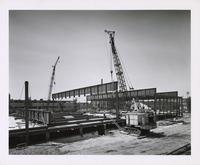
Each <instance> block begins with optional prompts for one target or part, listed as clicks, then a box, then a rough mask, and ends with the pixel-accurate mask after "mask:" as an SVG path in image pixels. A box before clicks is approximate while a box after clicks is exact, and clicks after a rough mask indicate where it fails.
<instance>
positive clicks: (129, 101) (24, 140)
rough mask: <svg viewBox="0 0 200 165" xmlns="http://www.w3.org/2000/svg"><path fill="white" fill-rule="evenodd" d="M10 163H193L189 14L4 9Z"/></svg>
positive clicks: (179, 11)
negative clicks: (173, 159)
mask: <svg viewBox="0 0 200 165" xmlns="http://www.w3.org/2000/svg"><path fill="white" fill-rule="evenodd" d="M8 17H9V93H8V95H9V101H8V102H9V103H8V105H9V112H8V115H9V126H8V127H9V128H8V130H9V131H8V132H9V134H8V152H9V155H131V156H134V155H176V156H177V155H188V156H190V155H191V123H192V121H191V117H192V116H191V10H9V16H8Z"/></svg>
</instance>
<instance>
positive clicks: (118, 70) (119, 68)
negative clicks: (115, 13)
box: [105, 30, 127, 91]
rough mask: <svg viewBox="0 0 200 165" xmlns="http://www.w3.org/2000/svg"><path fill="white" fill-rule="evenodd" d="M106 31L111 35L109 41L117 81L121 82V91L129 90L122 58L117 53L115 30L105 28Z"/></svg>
mask: <svg viewBox="0 0 200 165" xmlns="http://www.w3.org/2000/svg"><path fill="white" fill-rule="evenodd" d="M105 32H106V33H107V34H108V35H109V38H110V42H109V43H110V45H111V50H112V55H113V63H114V68H115V72H116V77H117V81H118V84H119V91H127V86H126V81H125V77H124V72H123V68H122V64H121V62H120V59H119V56H118V54H117V50H116V47H115V42H114V36H115V31H108V30H105ZM111 74H112V71H111ZM111 76H112V75H111Z"/></svg>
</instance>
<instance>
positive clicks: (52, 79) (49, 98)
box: [48, 57, 60, 100]
mask: <svg viewBox="0 0 200 165" xmlns="http://www.w3.org/2000/svg"><path fill="white" fill-rule="evenodd" d="M59 58H60V57H58V58H57V60H56V63H55V65H54V66H53V71H52V74H51V81H50V85H49V93H48V100H51V94H52V89H53V83H54V77H55V71H56V65H57V63H58V60H59Z"/></svg>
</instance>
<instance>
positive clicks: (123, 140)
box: [9, 115, 191, 155]
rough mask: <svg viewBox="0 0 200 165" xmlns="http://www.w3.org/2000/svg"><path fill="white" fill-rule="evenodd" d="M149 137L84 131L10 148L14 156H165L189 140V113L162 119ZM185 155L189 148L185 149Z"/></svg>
mask: <svg viewBox="0 0 200 165" xmlns="http://www.w3.org/2000/svg"><path fill="white" fill-rule="evenodd" d="M157 125H158V127H157V128H156V129H153V130H152V131H151V133H150V134H149V135H148V136H142V137H136V136H132V135H126V134H122V133H120V131H119V130H108V131H107V133H106V135H103V136H99V135H97V133H93V134H84V136H83V137H80V136H74V137H70V138H69V137H66V138H60V139H55V140H52V141H49V142H47V143H42V144H36V145H32V146H28V147H24V148H20V149H19V148H18V149H17V148H12V149H9V154H17V155H27V154H28V155H29V154H30V155H165V154H169V153H171V152H172V151H174V150H177V149H178V148H181V147H183V146H184V145H186V144H189V143H190V141H191V136H190V135H191V131H190V130H191V128H190V126H191V125H190V116H189V115H185V116H184V117H183V118H179V119H178V120H176V121H172V120H171V119H170V120H169V119H168V120H162V121H158V122H157ZM185 154H186V155H189V154H190V151H187V152H185Z"/></svg>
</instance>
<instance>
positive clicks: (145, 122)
mask: <svg viewBox="0 0 200 165" xmlns="http://www.w3.org/2000/svg"><path fill="white" fill-rule="evenodd" d="M105 32H106V33H107V34H108V35H109V43H110V45H111V51H112V57H113V64H114V68H115V73H116V77H117V81H118V85H119V92H123V93H126V91H127V90H128V88H127V85H126V80H125V75H124V71H123V67H122V63H121V61H120V58H119V56H118V52H117V49H116V46H115V41H114V37H115V31H109V30H105ZM110 73H111V78H112V74H113V71H112V69H111V71H110ZM129 89H133V88H132V87H131V88H130V87H129ZM125 104H126V103H125ZM130 111H131V112H129V113H126V127H125V128H123V129H122V128H120V127H119V125H118V124H117V123H116V122H114V123H115V124H116V126H117V127H118V128H120V129H121V130H122V131H123V132H126V133H128V134H129V133H133V134H136V135H140V134H141V133H143V132H145V133H146V132H149V131H150V130H151V129H153V128H156V118H155V113H154V111H153V110H151V109H149V108H147V109H144V106H141V103H140V102H139V101H136V99H135V98H133V99H132V101H131V107H130Z"/></svg>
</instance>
